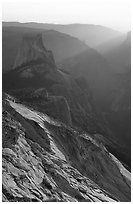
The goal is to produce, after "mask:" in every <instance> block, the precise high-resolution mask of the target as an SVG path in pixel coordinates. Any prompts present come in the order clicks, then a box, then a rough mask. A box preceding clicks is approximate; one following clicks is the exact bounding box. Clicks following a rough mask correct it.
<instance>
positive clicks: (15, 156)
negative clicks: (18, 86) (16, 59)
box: [2, 94, 130, 202]
mask: <svg viewBox="0 0 133 204" xmlns="http://www.w3.org/2000/svg"><path fill="white" fill-rule="evenodd" d="M2 143H3V161H2V162H3V179H2V180H3V188H2V189H3V201H8V202H24V201H25V202H28V201H29V202H38V201H45V202H58V201H62V202H66V201H67V202H68V201H73V202H75V201H80V202H81V201H85V202H98V201H130V173H129V172H128V171H127V170H126V169H125V168H124V167H123V166H122V164H121V163H120V162H119V161H118V160H117V159H116V158H115V157H114V156H113V155H111V154H110V153H109V152H108V151H107V150H106V148H105V147H104V146H103V145H102V144H100V143H99V142H98V141H96V140H95V139H93V137H92V135H91V134H84V133H81V132H78V131H77V130H75V129H73V128H70V127H69V126H66V125H63V124H62V123H60V122H57V121H55V120H53V119H51V118H50V117H48V116H47V115H46V114H44V113H41V112H38V111H36V110H35V109H33V108H32V109H31V108H28V107H26V106H25V105H22V104H20V103H18V102H17V103H16V102H15V100H14V99H13V98H12V97H11V96H9V95H6V94H4V95H3V140H2Z"/></svg>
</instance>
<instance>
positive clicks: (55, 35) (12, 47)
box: [2, 27, 88, 71]
mask: <svg viewBox="0 0 133 204" xmlns="http://www.w3.org/2000/svg"><path fill="white" fill-rule="evenodd" d="M38 32H41V33H42V39H43V41H44V42H45V47H46V48H47V49H49V50H52V52H53V54H54V58H55V61H56V62H58V61H62V60H63V59H66V58H68V57H71V56H74V55H75V54H78V53H80V52H83V51H84V50H87V49H88V46H87V45H85V43H83V42H81V41H80V40H78V39H77V38H74V37H72V36H69V35H66V34H63V33H60V32H57V31H54V30H44V29H33V28H21V27H3V29H2V50H3V52H2V64H3V66H2V67H3V68H2V69H3V71H6V70H9V69H12V67H13V66H14V61H15V59H16V55H17V53H18V49H19V48H20V45H21V40H22V37H23V35H28V33H29V34H31V33H33V34H37V33H38Z"/></svg>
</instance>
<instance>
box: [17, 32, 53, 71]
mask: <svg viewBox="0 0 133 204" xmlns="http://www.w3.org/2000/svg"><path fill="white" fill-rule="evenodd" d="M44 62H45V63H49V64H51V65H52V67H53V65H55V62H54V58H53V55H52V52H51V51H48V50H46V49H45V47H44V45H43V41H42V35H41V34H38V35H36V34H29V35H25V36H24V37H23V39H22V43H21V46H20V48H19V51H18V55H17V57H16V60H15V63H14V69H15V68H17V67H22V66H27V65H28V64H38V63H40V64H42V63H44Z"/></svg>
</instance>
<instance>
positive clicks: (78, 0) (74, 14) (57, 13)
mask: <svg viewBox="0 0 133 204" xmlns="http://www.w3.org/2000/svg"><path fill="white" fill-rule="evenodd" d="M130 4H131V0H3V4H2V20H3V21H19V22H30V21H32V22H33V21H34V22H41V23H59V24H70V23H86V24H99V25H103V26H108V27H111V28H114V29H117V30H120V31H124V32H126V31H128V30H130V7H131V5H130Z"/></svg>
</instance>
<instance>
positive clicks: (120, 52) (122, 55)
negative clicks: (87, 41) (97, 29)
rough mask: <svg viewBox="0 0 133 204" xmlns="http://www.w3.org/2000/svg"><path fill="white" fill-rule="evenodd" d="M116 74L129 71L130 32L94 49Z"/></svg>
mask: <svg viewBox="0 0 133 204" xmlns="http://www.w3.org/2000/svg"><path fill="white" fill-rule="evenodd" d="M95 49H96V50H98V52H100V53H101V54H102V55H103V56H104V57H105V58H106V59H107V60H108V62H109V63H110V64H112V65H113V69H114V71H115V72H117V73H121V72H127V71H130V65H131V32H130V31H129V32H128V33H127V34H125V35H121V36H119V37H117V38H115V39H113V40H111V41H108V42H106V43H103V44H101V45H99V46H96V47H95ZM128 68H129V69H128Z"/></svg>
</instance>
